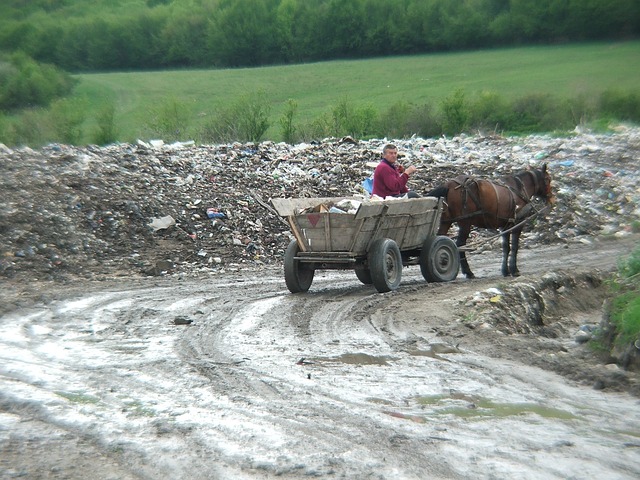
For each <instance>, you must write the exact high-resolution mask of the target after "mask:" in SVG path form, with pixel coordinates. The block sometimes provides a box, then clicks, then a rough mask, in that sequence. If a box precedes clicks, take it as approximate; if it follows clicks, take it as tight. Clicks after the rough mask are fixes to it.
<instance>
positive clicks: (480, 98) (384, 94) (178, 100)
mask: <svg viewBox="0 0 640 480" xmlns="http://www.w3.org/2000/svg"><path fill="white" fill-rule="evenodd" d="M639 49H640V42H628V43H623V44H595V45H580V46H576V45H570V46H563V47H548V48H537V47H536V48H519V49H509V50H491V51H483V52H469V53H464V54H460V53H456V54H449V55H442V54H440V55H425V56H413V57H389V58H384V59H375V60H358V61H340V62H329V63H321V64H304V65H295V66H280V67H268V68H260V69H238V70H229V69H227V70H221V69H215V70H191V71H185V70H175V71H162V72H128V73H111V74H91V75H79V76H77V79H78V80H79V83H78V86H77V87H76V89H75V90H74V92H73V95H72V96H71V97H69V98H70V99H81V101H82V102H83V103H82V105H83V108H84V107H85V106H86V112H85V115H84V117H85V121H84V122H83V124H82V132H83V135H82V138H81V139H80V140H79V142H80V143H90V142H91V143H94V142H96V141H97V140H100V139H99V138H97V136H98V132H96V128H97V129H98V130H100V129H102V130H103V131H104V132H107V131H108V130H110V129H111V127H113V131H112V133H111V134H109V135H107V137H110V138H108V139H105V140H104V141H105V142H111V141H118V140H119V141H131V139H135V138H149V136H153V137H155V138H158V137H162V138H163V139H165V140H168V141H171V140H186V139H193V140H199V141H203V142H216V141H223V142H226V141H253V140H248V139H250V138H256V137H257V135H256V132H255V131H254V133H251V130H252V123H253V124H254V126H259V127H260V125H261V126H262V127H264V126H265V125H268V126H267V129H266V131H264V132H263V133H262V135H261V137H260V138H262V139H269V140H274V141H281V140H284V139H286V138H289V141H308V140H314V139H321V138H324V137H330V136H344V135H352V136H356V137H358V138H370V137H373V136H375V137H385V136H386V137H398V138H404V137H410V136H411V135H419V136H422V137H435V136H438V135H441V134H442V133H443V132H445V128H446V131H447V132H449V133H448V134H450V135H456V134H459V133H461V132H462V131H467V132H472V131H476V130H480V131H484V132H491V131H500V132H501V133H504V132H506V133H513V132H515V133H525V134H526V133H542V132H547V131H555V132H562V131H566V132H570V131H572V130H573V129H574V128H575V126H576V125H578V124H586V125H587V126H589V127H590V128H594V126H599V128H601V129H602V131H608V128H609V126H610V124H611V123H612V121H613V122H614V123H615V121H616V120H617V119H619V118H626V116H627V115H626V113H625V112H628V108H629V104H630V103H632V102H629V101H627V99H633V98H637V97H638V95H639V94H640V90H638V88H637V85H636V84H635V83H633V80H634V79H635V78H637V67H633V68H629V69H627V67H628V66H629V65H632V63H633V62H631V60H632V59H633V58H635V56H637V53H638V52H639V51H640V50H639ZM605 55H606V57H603V56H605ZM594 57H598V58H602V60H601V61H599V62H593V60H592V59H593V58H594ZM567 58H571V68H570V69H566V68H564V65H565V63H566V62H567ZM516 60H517V65H516V66H514V62H515V61H516ZM541 64H545V65H547V66H548V68H546V69H542V70H541V69H540V65H541ZM6 65H8V64H5V66H6ZM9 67H10V68H13V67H12V66H11V65H9ZM389 72H393V75H390V74H389ZM584 78H589V85H586V84H584V83H582V80H583V79H584ZM453 79H460V80H453ZM467 79H471V80H472V82H470V81H469V80H467ZM554 82H556V83H554ZM265 85H268V86H269V87H268V88H269V93H268V96H267V95H264V96H263V98H262V99H261V102H264V105H263V106H264V109H263V110H264V112H266V111H267V110H268V112H269V113H268V114H266V115H264V118H263V119H262V120H263V121H262V122H259V121H256V118H255V117H254V119H253V120H250V121H247V122H245V123H244V125H243V124H242V123H241V122H240V121H239V118H240V117H245V118H248V119H251V112H249V111H247V113H246V114H241V113H239V112H236V111H235V110H240V109H241V106H242V105H241V104H242V103H243V102H241V99H242V98H243V97H246V96H247V94H246V92H251V91H261V90H262V89H264V86H265ZM559 85H562V86H565V85H577V86H576V87H574V88H573V89H572V88H565V89H561V88H559ZM611 85H615V86H616V88H615V92H617V94H616V95H615V96H613V95H611V94H609V93H608V94H607V95H608V98H610V99H611V98H622V99H623V101H615V102H614V101H608V102H607V103H606V104H607V105H608V106H607V109H606V114H605V113H602V112H601V110H600V108H601V105H603V104H604V103H601V102H600V98H601V96H607V95H602V92H608V91H610V90H611ZM541 87H545V88H546V90H543V91H541V90H540V88H541ZM574 90H575V91H577V93H575V92H574ZM166 92H171V95H172V96H171V97H169V99H167V97H166V94H167V93H166ZM496 92H499V93H496ZM531 92H535V93H531ZM105 98H110V99H113V100H112V101H113V102H116V103H114V111H117V112H118V116H117V118H115V117H114V118H112V119H111V120H109V119H108V118H105V121H104V122H102V123H101V122H100V121H99V120H98V119H99V117H101V115H102V113H101V110H102V109H103V108H104V105H105V100H104V99H105ZM443 99H444V101H443ZM288 100H291V101H294V102H295V103H296V108H295V112H294V111H293V110H291V106H290V105H289V103H288ZM79 101H80V100H79ZM246 103H247V102H244V104H245V107H244V109H245V110H248V109H247V108H246ZM249 103H255V101H250V102H249ZM258 103H260V102H258ZM172 104H173V105H172ZM196 107H197V109H198V110H194V109H195V108H196ZM443 107H447V108H449V110H447V113H446V115H445V114H444V113H443ZM617 108H619V109H621V111H620V112H617V110H616V109H617ZM211 112H214V113H211ZM264 112H263V113H264ZM207 113H208V114H207ZM254 113H257V112H254ZM458 113H462V114H463V115H462V116H460V115H459V116H457V117H456V116H455V115H454V114H458ZM5 116H6V119H5V127H4V133H3V134H2V135H3V137H2V138H3V139H6V140H2V141H4V143H6V144H7V145H11V144H12V143H13V142H15V141H18V136H17V135H16V124H17V123H20V122H21V113H20V110H15V111H7V112H5ZM45 116H46V115H45ZM464 116H466V121H460V119H461V118H462V120H464ZM445 118H447V119H448V120H449V123H448V125H446V127H445V125H444V124H443V120H444V119H445ZM452 118H453V119H455V118H457V119H458V120H457V123H458V124H460V123H462V124H464V125H465V126H464V129H463V130H459V131H458V130H457V128H454V126H453V125H454V124H455V123H456V122H452V121H451V119H452ZM110 122H113V124H112V125H109V124H110ZM283 122H284V123H283ZM49 123H50V122H49V121H45V122H44V126H47V125H48V124H49ZM98 124H100V125H102V127H101V126H100V125H98ZM107 127H108V128H107ZM262 127H261V128H258V130H263V128H262ZM17 130H19V131H20V132H22V133H21V134H20V139H19V141H24V139H25V138H38V137H42V138H44V139H45V140H48V141H63V140H62V139H61V138H59V137H58V138H56V135H55V133H53V132H54V128H53V125H48V126H47V128H44V130H42V132H43V134H42V135H31V134H29V135H27V134H26V133H25V132H26V131H28V130H29V128H28V126H18V127H17ZM258 133H260V132H258ZM292 139H293V140H292ZM100 143H102V141H100ZM36 145H37V143H36Z"/></svg>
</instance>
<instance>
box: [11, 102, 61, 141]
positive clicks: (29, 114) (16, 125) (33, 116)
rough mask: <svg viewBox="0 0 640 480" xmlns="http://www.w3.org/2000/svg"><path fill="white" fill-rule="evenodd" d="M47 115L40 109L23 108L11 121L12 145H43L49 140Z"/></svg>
mask: <svg viewBox="0 0 640 480" xmlns="http://www.w3.org/2000/svg"><path fill="white" fill-rule="evenodd" d="M48 122H49V118H48V115H46V113H45V112H44V111H42V110H35V109H29V110H25V111H24V112H22V113H21V114H20V116H19V117H18V118H17V119H16V120H15V121H14V122H13V142H12V143H13V144H14V145H32V146H39V145H44V144H45V143H47V141H49V140H50V138H51V137H50V134H49V132H50V130H51V128H50V125H49V123H48Z"/></svg>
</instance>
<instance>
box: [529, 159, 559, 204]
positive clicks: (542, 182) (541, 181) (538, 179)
mask: <svg viewBox="0 0 640 480" xmlns="http://www.w3.org/2000/svg"><path fill="white" fill-rule="evenodd" d="M533 173H534V175H535V183H536V192H535V193H534V195H535V196H537V197H540V198H542V199H544V200H545V201H546V202H547V203H548V204H549V205H553V204H554V203H556V197H555V195H554V194H553V190H552V188H551V174H550V173H549V170H548V169H547V164H546V163H545V164H544V165H542V167H541V168H536V169H535V170H533Z"/></svg>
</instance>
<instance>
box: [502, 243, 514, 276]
mask: <svg viewBox="0 0 640 480" xmlns="http://www.w3.org/2000/svg"><path fill="white" fill-rule="evenodd" d="M510 251H511V245H510V238H509V234H508V233H503V234H502V276H503V277H508V276H509V275H510V273H511V272H510V266H509V252H510ZM512 258H513V257H512Z"/></svg>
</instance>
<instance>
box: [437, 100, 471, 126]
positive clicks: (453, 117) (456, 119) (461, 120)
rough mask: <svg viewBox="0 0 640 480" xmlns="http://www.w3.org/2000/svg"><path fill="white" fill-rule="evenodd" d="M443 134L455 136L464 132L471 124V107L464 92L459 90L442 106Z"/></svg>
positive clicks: (442, 103)
mask: <svg viewBox="0 0 640 480" xmlns="http://www.w3.org/2000/svg"><path fill="white" fill-rule="evenodd" d="M440 110H441V116H442V121H441V124H442V132H443V133H445V134H447V135H455V134H457V133H461V132H464V131H465V130H466V129H467V126H468V124H469V105H468V103H467V100H466V98H465V94H464V91H463V90H461V89H457V90H456V91H455V92H453V93H452V94H451V95H449V96H448V97H446V98H445V99H444V100H443V101H442V102H441V104H440Z"/></svg>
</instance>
